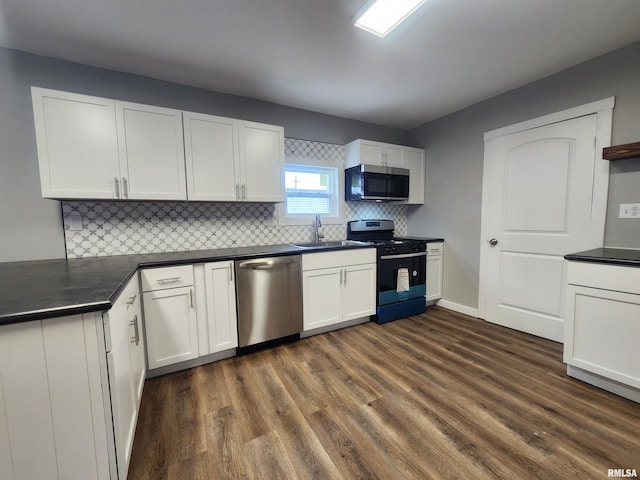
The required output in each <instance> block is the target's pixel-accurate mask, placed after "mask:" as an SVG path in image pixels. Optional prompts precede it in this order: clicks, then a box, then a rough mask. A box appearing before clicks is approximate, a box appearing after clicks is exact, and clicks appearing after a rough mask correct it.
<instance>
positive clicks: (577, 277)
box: [567, 262, 640, 295]
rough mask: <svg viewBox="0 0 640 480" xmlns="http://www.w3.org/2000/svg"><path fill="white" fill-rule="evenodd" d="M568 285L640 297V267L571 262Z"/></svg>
mask: <svg viewBox="0 0 640 480" xmlns="http://www.w3.org/2000/svg"><path fill="white" fill-rule="evenodd" d="M567 283H569V284H571V285H581V286H583V287H592V288H601V289H603V290H614V291H617V292H627V293H634V294H636V295H640V267H627V266H623V265H606V264H602V263H589V262H569V266H568V268H567Z"/></svg>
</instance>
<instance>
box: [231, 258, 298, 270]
mask: <svg viewBox="0 0 640 480" xmlns="http://www.w3.org/2000/svg"><path fill="white" fill-rule="evenodd" d="M291 263H296V260H267V261H264V260H261V261H259V262H241V263H239V264H238V267H239V268H250V269H252V270H269V269H271V268H276V267H280V266H282V265H289V264H291Z"/></svg>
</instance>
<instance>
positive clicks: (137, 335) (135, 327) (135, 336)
mask: <svg viewBox="0 0 640 480" xmlns="http://www.w3.org/2000/svg"><path fill="white" fill-rule="evenodd" d="M129 325H130V326H132V327H133V338H132V339H131V343H135V344H136V345H138V344H139V343H140V328H139V327H138V316H137V315H136V316H135V317H133V320H131V321H130V322H129Z"/></svg>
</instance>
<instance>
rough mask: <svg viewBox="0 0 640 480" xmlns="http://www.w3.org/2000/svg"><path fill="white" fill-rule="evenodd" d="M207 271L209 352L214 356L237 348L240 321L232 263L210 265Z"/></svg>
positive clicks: (205, 269) (206, 267) (206, 266)
mask: <svg viewBox="0 0 640 480" xmlns="http://www.w3.org/2000/svg"><path fill="white" fill-rule="evenodd" d="M204 271H205V288H206V297H207V321H208V329H209V351H210V353H215V352H220V351H222V350H227V349H229V348H234V347H237V346H238V322H237V318H236V290H235V281H234V280H235V279H234V273H233V262H216V263H207V264H205V266H204Z"/></svg>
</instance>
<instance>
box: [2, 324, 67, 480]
mask: <svg viewBox="0 0 640 480" xmlns="http://www.w3.org/2000/svg"><path fill="white" fill-rule="evenodd" d="M0 370H1V371H0V377H2V388H3V390H4V408H5V411H6V414H7V417H6V421H7V430H8V432H9V439H10V444H11V456H12V465H13V473H14V478H15V479H16V480H26V479H34V478H37V479H39V480H40V479H42V480H47V479H56V480H57V479H58V467H57V462H56V457H55V438H54V432H53V418H52V414H51V406H50V401H49V385H48V380H47V367H46V359H45V350H44V341H43V338H42V325H41V322H25V323H17V324H13V325H6V326H3V327H2V328H1V329H0ZM27 379H28V381H26V380H27ZM36 452H37V455H36ZM36 459H37V461H36ZM2 470H8V469H7V468H5V467H0V471H2ZM9 478H11V477H9Z"/></svg>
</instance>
